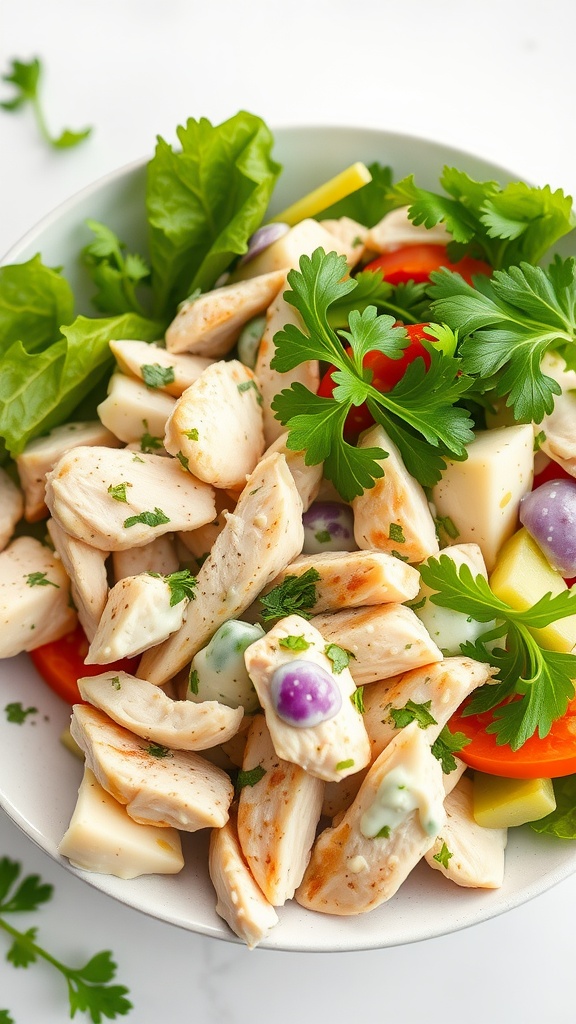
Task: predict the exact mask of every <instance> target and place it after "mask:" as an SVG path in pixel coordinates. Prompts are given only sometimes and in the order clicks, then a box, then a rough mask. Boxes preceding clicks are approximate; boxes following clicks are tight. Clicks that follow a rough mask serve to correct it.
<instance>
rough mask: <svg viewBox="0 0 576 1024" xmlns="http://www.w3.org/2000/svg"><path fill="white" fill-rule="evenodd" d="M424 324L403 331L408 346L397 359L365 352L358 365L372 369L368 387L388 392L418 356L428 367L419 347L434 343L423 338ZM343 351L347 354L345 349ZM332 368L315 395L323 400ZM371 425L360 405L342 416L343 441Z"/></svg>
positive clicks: (331, 386)
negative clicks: (370, 381) (343, 421)
mask: <svg viewBox="0 0 576 1024" xmlns="http://www.w3.org/2000/svg"><path fill="white" fill-rule="evenodd" d="M427 327H428V324H409V325H408V326H407V327H406V328H405V330H406V333H407V334H408V338H409V339H410V342H409V344H408V345H407V347H406V348H405V349H404V352H403V353H402V355H401V356H400V358H399V359H391V358H390V356H387V355H385V354H384V353H383V352H378V351H373V352H367V353H366V355H365V356H364V360H363V363H362V365H363V366H365V367H368V369H370V370H372V373H373V377H372V385H373V386H374V387H375V388H376V389H377V390H378V391H382V392H383V393H385V392H386V391H391V390H392V388H393V387H394V385H395V384H397V383H398V381H399V380H402V377H403V376H404V374H405V373H406V370H407V368H408V366H409V364H410V363H413V362H414V360H415V359H417V358H418V357H419V356H420V357H421V358H422V359H423V360H424V362H425V363H426V366H427V367H428V366H430V354H429V353H428V352H427V351H426V349H425V348H424V345H423V344H422V341H423V340H426V341H429V342H431V341H434V339H433V338H431V337H427V335H426V328H427ZM346 351H348V352H349V351H350V349H347V350H346ZM335 369H336V367H335V366H330V367H329V368H328V370H327V371H326V373H325V374H324V376H323V378H322V380H321V381H320V386H319V388H318V394H319V395H322V396H323V397H324V398H331V397H332V394H333V392H334V387H335V384H334V381H333V379H332V374H333V373H334V371H335ZM373 423H374V419H373V417H372V415H371V413H370V411H369V409H368V406H367V405H366V403H365V402H364V403H363V404H362V405H358V406H353V407H352V409H350V412H349V413H348V416H347V417H346V423H345V425H344V436H345V438H346V440H347V441H355V440H357V438H358V435H359V434H361V433H362V431H363V430H366V429H367V428H368V427H371V426H372V425H373Z"/></svg>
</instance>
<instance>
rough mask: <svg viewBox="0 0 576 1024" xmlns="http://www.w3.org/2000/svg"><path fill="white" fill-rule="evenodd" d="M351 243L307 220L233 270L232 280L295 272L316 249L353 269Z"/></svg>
mask: <svg viewBox="0 0 576 1024" xmlns="http://www.w3.org/2000/svg"><path fill="white" fill-rule="evenodd" d="M351 241H352V240H350V241H343V240H342V239H341V238H340V239H338V238H337V237H336V236H335V235H334V234H332V233H331V232H330V231H327V230H326V228H325V227H324V226H323V224H321V223H319V222H318V221H317V220H313V219H311V218H309V217H307V218H306V219H305V220H301V221H299V223H298V224H295V225H294V227H293V228H290V230H289V231H287V232H286V234H284V235H282V237H281V238H279V239H277V241H276V242H272V245H268V246H267V247H266V249H264V251H263V252H261V253H260V255H259V256H255V257H254V259H251V260H249V262H247V263H243V264H241V265H240V266H239V267H237V268H236V269H235V270H234V273H233V275H232V276H233V278H234V280H237V281H240V280H244V279H246V278H254V277H255V276H256V275H257V274H265V273H269V272H270V271H273V270H276V271H278V270H283V271H284V272H287V271H288V270H292V269H295V268H296V267H298V266H299V264H300V257H301V256H302V255H306V256H311V255H312V253H313V252H314V250H315V249H318V248H319V247H321V248H322V249H324V250H325V252H334V251H336V252H338V253H340V254H341V255H342V256H345V257H346V261H347V263H348V266H349V267H351V266H354V264H355V263H356V262H357V258H358V255H357V254H358V246H354V245H352V244H351Z"/></svg>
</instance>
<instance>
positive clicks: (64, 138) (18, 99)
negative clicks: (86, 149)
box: [0, 57, 92, 149]
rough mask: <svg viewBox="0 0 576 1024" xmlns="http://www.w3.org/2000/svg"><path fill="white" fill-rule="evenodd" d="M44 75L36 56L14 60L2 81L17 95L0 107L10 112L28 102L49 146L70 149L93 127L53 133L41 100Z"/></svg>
mask: <svg viewBox="0 0 576 1024" xmlns="http://www.w3.org/2000/svg"><path fill="white" fill-rule="evenodd" d="M41 76H42V64H41V63H40V61H39V60H38V58H37V57H35V58H34V59H33V60H31V61H29V62H28V63H26V62H25V61H21V60H13V61H12V69H11V71H10V73H9V74H7V75H3V76H2V81H4V82H9V83H10V84H11V85H13V86H14V87H15V89H16V92H15V95H14V96H13V97H12V98H11V99H9V100H4V101H3V102H2V103H0V107H2V109H3V110H6V111H8V112H14V111H16V110H21V108H22V107H23V106H25V105H26V104H27V103H29V104H30V106H31V107H32V110H33V113H34V118H35V121H36V127H37V128H38V131H39V133H40V135H41V137H42V138H43V139H44V141H45V142H47V143H48V145H49V146H52V147H53V148H54V149H70V147H71V146H77V145H78V143H79V142H83V141H84V139H87V138H88V136H89V135H90V134H91V132H92V129H91V128H84V129H82V131H71V130H70V129H69V128H64V130H63V131H62V132H61V133H60V135H53V134H52V133H51V132H50V130H49V129H48V125H47V123H46V118H45V115H44V110H43V107H42V104H41V102H40V80H41Z"/></svg>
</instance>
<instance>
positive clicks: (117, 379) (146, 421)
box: [97, 373, 176, 444]
mask: <svg viewBox="0 0 576 1024" xmlns="http://www.w3.org/2000/svg"><path fill="white" fill-rule="evenodd" d="M175 404H176V399H175V398H172V396H171V395H167V394H165V393H164V392H163V391H153V390H151V389H150V388H147V387H146V385H145V384H143V383H142V382H141V381H139V380H135V379H134V378H133V377H127V376H126V374H125V373H113V374H112V376H111V377H110V381H109V384H108V395H107V397H106V398H105V399H104V401H103V402H100V405H99V406H98V407H97V412H98V415H99V417H100V419H101V421H102V423H103V424H104V426H105V427H107V428H108V430H109V431H110V432H111V433H112V434H114V436H115V437H117V438H119V439H120V441H125V442H126V444H132V443H133V442H135V441H138V442H141V441H142V438H144V439H145V438H146V437H147V436H148V437H154V438H156V437H159V438H162V437H164V430H165V428H166V421H167V420H168V417H169V416H170V415H171V413H172V412H173V410H174V406H175Z"/></svg>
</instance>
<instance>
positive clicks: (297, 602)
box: [260, 568, 320, 622]
mask: <svg viewBox="0 0 576 1024" xmlns="http://www.w3.org/2000/svg"><path fill="white" fill-rule="evenodd" d="M319 579H320V573H319V572H318V571H317V570H316V569H313V568H311V569H307V570H306V572H304V573H302V575H301V576H286V578H285V579H284V580H283V581H282V583H279V584H278V585H277V586H276V587H273V588H272V590H270V591H269V592H268V593H267V594H264V595H263V596H262V597H261V598H260V604H261V605H262V607H263V608H264V611H263V612H262V618H263V619H264V622H270V621H271V620H272V619H283V618H284V617H285V616H287V615H300V616H302V618H304V619H309V618H310V617H311V609H312V608H313V607H314V605H315V604H316V598H317V595H316V583H317V582H318V580H319Z"/></svg>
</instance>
